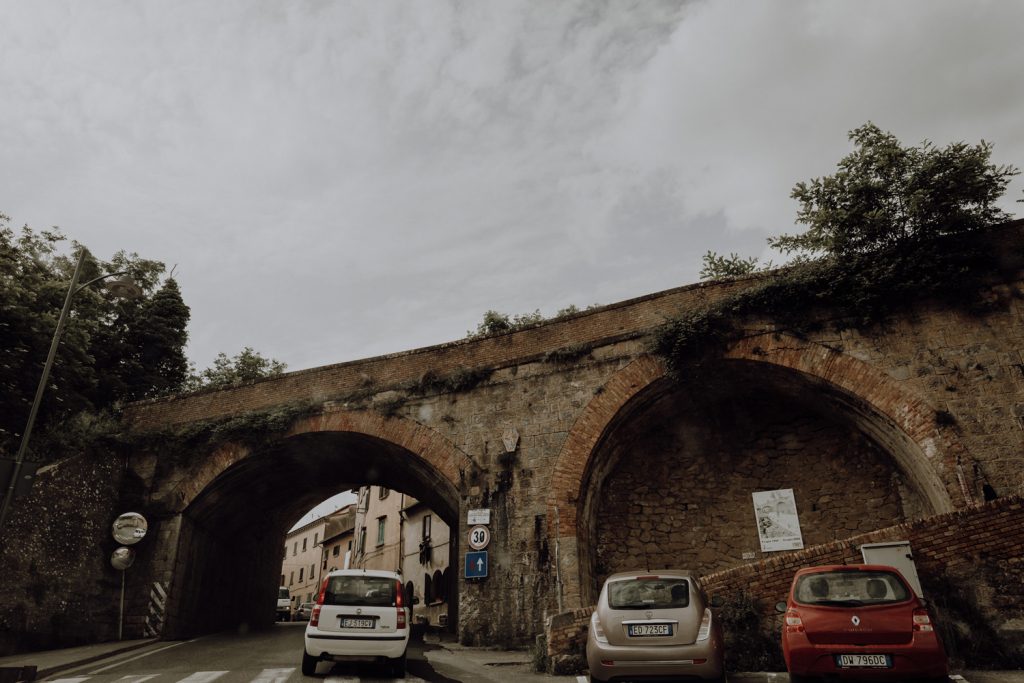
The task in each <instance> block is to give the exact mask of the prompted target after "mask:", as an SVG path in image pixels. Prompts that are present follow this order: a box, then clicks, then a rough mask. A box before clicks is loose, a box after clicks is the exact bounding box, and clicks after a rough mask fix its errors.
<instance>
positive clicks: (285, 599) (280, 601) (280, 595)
mask: <svg viewBox="0 0 1024 683" xmlns="http://www.w3.org/2000/svg"><path fill="white" fill-rule="evenodd" d="M291 618H292V596H291V595H290V594H289V592H288V587H287V586H281V587H280V588H278V589H277V612H276V617H275V619H276V620H277V621H291Z"/></svg>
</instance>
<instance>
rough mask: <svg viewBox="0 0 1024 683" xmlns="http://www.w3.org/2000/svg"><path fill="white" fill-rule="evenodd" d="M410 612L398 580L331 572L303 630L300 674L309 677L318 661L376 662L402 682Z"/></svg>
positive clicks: (376, 573)
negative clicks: (304, 632)
mask: <svg viewBox="0 0 1024 683" xmlns="http://www.w3.org/2000/svg"><path fill="white" fill-rule="evenodd" d="M409 610H410V605H408V604H406V599H405V595H404V591H403V588H402V576H401V574H398V573H396V572H388V571H380V570H373V569H338V570H336V571H333V572H330V573H329V574H328V575H327V577H326V578H325V579H324V582H323V585H322V586H321V587H320V594H319V596H318V597H317V601H316V604H314V605H313V613H312V614H311V615H310V617H309V624H307V625H306V636H305V650H304V651H303V653H302V674H303V675H304V676H312V675H313V674H314V673H315V672H316V666H317V663H318V662H319V661H320V660H326V661H339V662H343V661H378V662H382V663H384V664H386V665H387V666H388V668H389V669H390V672H391V675H393V676H395V677H396V678H404V677H405V655H406V649H407V648H408V646H409V617H410V614H409Z"/></svg>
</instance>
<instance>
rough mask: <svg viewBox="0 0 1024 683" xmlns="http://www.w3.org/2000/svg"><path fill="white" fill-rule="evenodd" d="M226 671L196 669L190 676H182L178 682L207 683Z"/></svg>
mask: <svg viewBox="0 0 1024 683" xmlns="http://www.w3.org/2000/svg"><path fill="white" fill-rule="evenodd" d="M226 673H227V671H197V672H195V673H194V674H192V675H191V676H186V677H185V678H182V679H181V680H180V681H178V683H209V682H210V681H214V680H217V679H218V678H220V677H221V676H223V675H224V674H226Z"/></svg>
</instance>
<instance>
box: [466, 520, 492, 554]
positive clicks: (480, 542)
mask: <svg viewBox="0 0 1024 683" xmlns="http://www.w3.org/2000/svg"><path fill="white" fill-rule="evenodd" d="M490 542H491V532H490V530H489V529H488V528H487V527H485V526H481V525H478V526H475V527H473V528H472V529H470V530H469V547H470V548H472V549H473V550H483V549H484V548H486V547H487V544H488V543H490Z"/></svg>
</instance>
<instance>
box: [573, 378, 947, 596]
mask: <svg viewBox="0 0 1024 683" xmlns="http://www.w3.org/2000/svg"><path fill="white" fill-rule="evenodd" d="M706 376H707V377H709V378H711V379H710V380H709V381H706V382H701V383H700V385H699V386H691V385H686V384H685V383H684V384H673V383H670V382H669V381H667V380H666V379H665V378H664V376H663V375H659V374H658V373H656V372H654V371H653V369H650V368H649V369H648V370H647V372H646V373H645V378H646V380H647V382H646V384H645V385H644V386H642V387H636V386H635V385H636V382H635V381H634V383H633V386H634V388H635V391H634V393H633V394H631V395H629V396H628V397H627V399H626V400H625V401H624V402H623V403H622V404H621V405H620V407H619V409H618V411H617V412H616V413H615V414H614V416H612V417H611V418H610V419H608V420H607V421H606V422H605V423H604V424H603V428H602V429H601V431H600V436H599V437H598V438H596V439H595V440H594V445H593V448H592V450H591V452H590V453H589V455H588V457H587V458H586V464H585V467H584V468H583V472H582V476H581V478H580V482H581V483H580V488H579V491H580V494H579V497H578V498H577V499H576V500H575V501H574V502H575V503H576V504H575V505H574V507H575V508H576V514H575V521H576V529H575V530H576V546H577V547H576V549H577V553H576V554H577V557H578V558H579V576H580V579H579V580H580V585H579V596H580V597H579V599H580V602H581V604H589V603H592V602H593V600H594V599H595V597H596V592H597V590H598V589H599V588H600V585H601V582H602V581H603V580H604V578H605V577H606V576H607V575H609V574H610V573H613V572H615V571H622V570H627V569H645V568H650V569H657V568H663V567H669V566H672V567H685V568H690V569H695V570H697V571H700V572H702V573H706V572H710V571H714V570H717V569H724V568H726V567H729V566H734V565H737V564H741V563H743V562H747V561H750V560H752V559H756V558H760V557H763V554H762V553H761V551H760V544H759V537H758V533H757V525H756V522H755V516H754V509H753V502H752V493H753V492H754V491H764V490H774V489H785V488H792V489H793V490H794V493H795V496H796V500H797V505H798V512H799V514H800V520H801V531H802V535H803V540H804V545H811V544H815V543H822V542H827V541H831V540H834V539H837V538H845V537H848V536H852V535H854V534H856V533H860V532H862V531H868V530H873V529H876V528H879V527H884V526H889V525H892V524H896V523H899V522H902V521H906V520H909V519H915V518H919V517H922V516H926V515H929V514H933V513H936V512H944V511H946V510H948V509H949V508H950V505H951V503H950V500H949V497H948V494H947V488H946V485H945V484H944V483H943V481H942V480H941V478H940V477H939V475H938V473H937V472H936V470H935V468H934V467H933V466H932V465H929V464H928V456H927V455H926V454H925V453H924V452H923V451H922V448H921V446H920V444H919V443H918V441H915V439H914V438H912V435H910V434H908V433H907V432H906V431H905V430H904V429H903V428H901V425H898V424H896V423H895V422H894V420H893V419H892V418H891V417H890V416H889V415H887V414H884V413H883V412H882V411H880V410H879V409H878V408H877V406H875V405H873V404H871V403H869V402H868V401H867V400H864V399H863V398H859V397H858V396H857V395H855V394H854V393H851V392H850V391H848V390H846V389H845V388H844V387H842V386H839V385H837V384H835V383H833V382H829V381H826V380H825V379H823V378H822V377H818V376H814V375H811V374H808V373H806V372H801V371H799V370H795V369H793V368H790V367H785V366H782V365H778V364H773V363H770V362H758V361H754V360H749V359H742V358H741V359H736V360H725V361H722V362H721V363H719V364H718V366H717V367H716V368H715V369H714V371H713V372H712V373H708V374H707V375H706Z"/></svg>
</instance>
